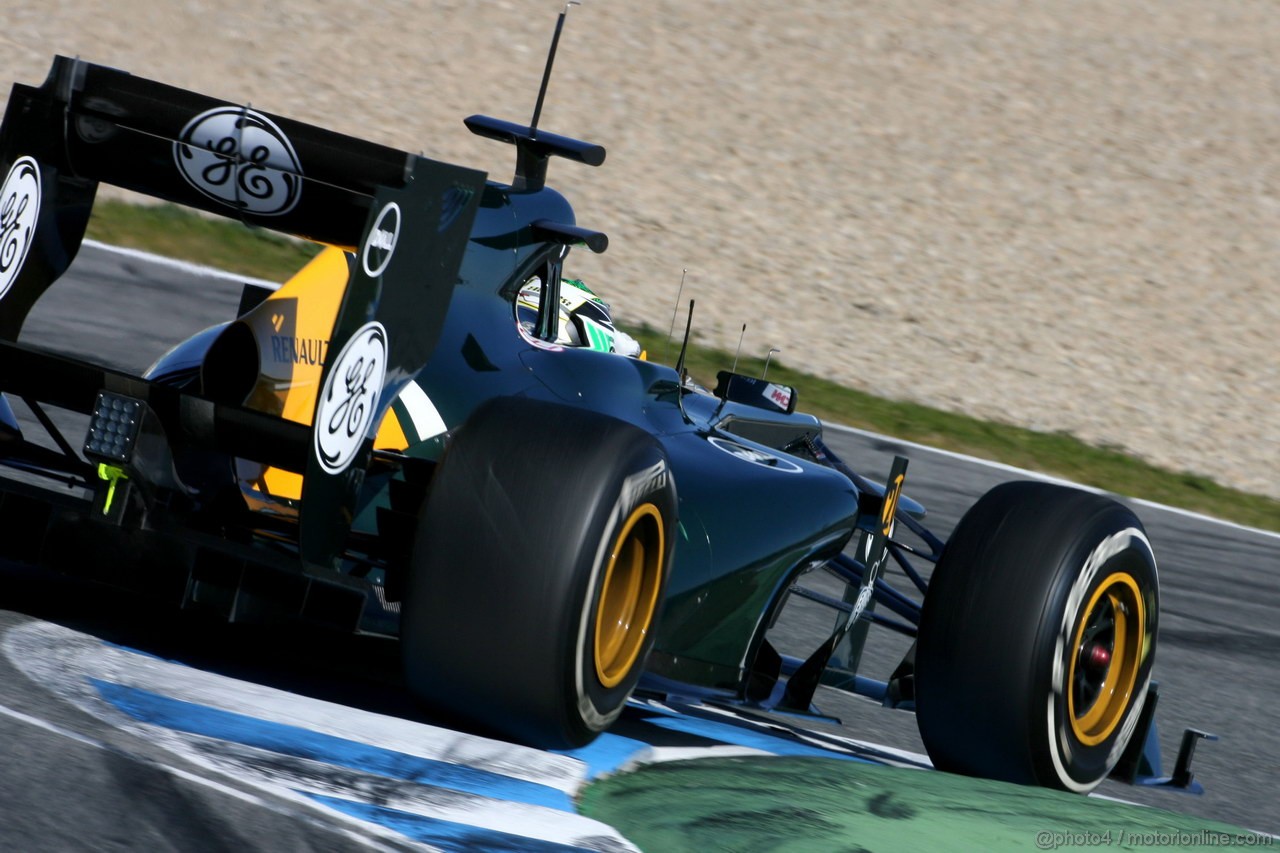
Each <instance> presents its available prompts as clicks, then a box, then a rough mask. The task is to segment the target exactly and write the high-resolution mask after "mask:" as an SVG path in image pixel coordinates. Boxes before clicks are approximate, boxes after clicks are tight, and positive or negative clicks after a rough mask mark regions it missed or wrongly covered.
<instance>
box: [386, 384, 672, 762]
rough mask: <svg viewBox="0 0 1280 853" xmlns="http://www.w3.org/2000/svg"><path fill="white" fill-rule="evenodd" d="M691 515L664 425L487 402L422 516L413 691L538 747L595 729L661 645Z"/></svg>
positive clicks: (411, 593) (409, 675) (408, 627)
mask: <svg viewBox="0 0 1280 853" xmlns="http://www.w3.org/2000/svg"><path fill="white" fill-rule="evenodd" d="M675 518H676V493H675V484H674V481H673V479H672V476H671V471H670V469H669V467H668V465H667V461H666V457H665V455H664V454H663V452H662V448H661V447H660V445H659V444H658V443H657V441H656V440H655V439H654V438H653V437H652V436H651V435H649V434H648V433H646V432H644V431H643V430H640V429H638V428H636V427H634V426H631V425H630V424H626V423H624V422H622V421H618V420H615V419H613V418H609V417H605V416H603V415H599V414H596V413H593V412H588V411H584V410H580V409H573V408H569V407H566V406H561V405H556V404H552V403H544V402H539V401H532V400H525V399H516V398H507V399H498V400H493V401H491V402H489V403H487V404H485V405H484V406H482V407H481V408H480V409H478V410H477V411H476V412H475V414H474V415H472V417H471V418H470V419H469V420H468V421H467V423H466V424H465V425H464V426H463V427H462V428H461V429H460V430H459V431H458V432H457V434H456V435H455V436H454V437H453V439H452V440H451V442H450V445H449V447H448V449H447V450H446V452H445V454H444V456H443V458H442V460H441V463H440V467H439V469H438V470H437V472H436V474H435V477H434V479H433V481H432V484H431V492H430V495H429V496H428V499H427V502H426V505H425V507H424V509H423V512H422V515H421V517H420V519H419V523H418V528H417V533H416V537H415V542H414V548H413V553H412V558H411V576H410V579H409V584H408V588H407V593H406V596H405V602H404V612H403V614H402V617H401V647H402V655H403V662H404V671H405V676H406V680H407V682H408V685H409V688H410V689H411V690H412V691H413V692H414V693H415V694H416V695H417V696H418V697H420V698H421V699H423V700H424V701H425V702H426V703H428V704H429V705H431V706H433V707H434V708H436V709H439V710H442V711H444V712H446V713H448V714H450V715H452V716H454V717H457V718H459V719H460V720H463V721H468V722H470V723H471V724H473V725H476V726H478V727H479V728H481V729H485V730H488V731H491V732H494V733H497V734H499V735H502V736H504V737H508V738H511V739H514V740H517V741H520V742H522V743H527V744H529V745H532V746H538V747H541V748H544V749H566V748H573V747H577V746H581V745H583V744H585V743H587V742H589V741H591V740H592V739H593V738H595V736H596V735H598V734H599V733H600V732H602V731H604V729H606V728H607V727H608V726H609V725H610V724H611V723H612V722H613V721H614V720H615V719H617V717H618V715H619V714H620V713H621V712H622V709H623V707H624V705H625V704H626V701H627V698H628V697H629V696H630V695H631V692H632V690H633V689H634V688H635V685H636V682H637V680H638V679H639V677H640V673H641V671H642V670H643V668H644V663H645V659H646V657H647V656H648V654H649V650H650V648H651V647H652V645H653V640H654V632H655V629H656V627H657V620H658V616H659V610H660V607H661V603H662V599H663V590H664V586H665V582H666V575H667V570H668V566H669V564H670V561H671V551H672V547H673V544H674V539H673V535H672V534H673V527H674V524H675Z"/></svg>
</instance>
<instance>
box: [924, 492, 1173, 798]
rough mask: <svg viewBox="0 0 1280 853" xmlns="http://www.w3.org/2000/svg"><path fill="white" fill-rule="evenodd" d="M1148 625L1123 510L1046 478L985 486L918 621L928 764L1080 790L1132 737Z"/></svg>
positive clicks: (1150, 596) (1144, 580)
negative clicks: (1042, 481) (1054, 483)
mask: <svg viewBox="0 0 1280 853" xmlns="http://www.w3.org/2000/svg"><path fill="white" fill-rule="evenodd" d="M1158 621H1159V583H1158V580H1157V575H1156V563H1155V557H1154V555H1153V553H1152V550H1151V545H1150V542H1149V541H1148V540H1147V537H1146V534H1145V532H1144V530H1143V528H1142V524H1141V522H1139V521H1138V519H1137V517H1136V516H1135V515H1134V514H1133V513H1132V512H1131V511H1130V510H1129V509H1127V508H1126V507H1124V506H1122V505H1121V504H1119V503H1117V502H1115V501H1113V500H1111V499H1109V498H1105V497H1102V496H1099V495H1094V494H1090V493H1087V492H1083V491H1080V490H1077V489H1070V488H1064V487H1062V486H1055V485H1049V484H1045V483H1031V482H1018V483H1006V484H1003V485H1001V486H997V487H996V488H994V489H992V490H991V491H990V492H988V493H987V494H986V495H984V496H983V497H982V498H981V499H980V500H979V501H978V502H977V503H976V504H974V506H973V507H972V508H971V509H970V510H969V512H968V513H966V514H965V516H964V518H962V519H961V520H960V523H959V525H957V527H956V530H955V532H954V533H953V534H952V537H951V539H950V541H949V542H948V543H947V546H946V549H945V550H944V552H943V555H942V558H941V560H940V561H939V562H938V565H937V567H936V568H935V570H934V573H933V577H932V579H931V580H930V582H929V591H928V594H927V595H926V597H925V602H924V608H923V611H922V613H921V619H920V630H919V635H918V639H917V650H916V715H917V721H918V724H919V727H920V735H921V738H922V739H923V740H924V743H925V747H926V749H927V750H928V752H929V756H930V758H931V759H932V760H933V763H934V765H935V766H937V767H938V768H939V769H942V770H948V771H952V772H957V773H964V774H967V775H972V776H983V777H987V778H992V779H1002V780H1005V781H1009V782H1017V783H1022V784H1034V785H1043V786H1046V787H1052V788H1061V789H1064V790H1069V791H1077V792H1086V791H1089V790H1091V789H1092V788H1093V787H1095V786H1096V785H1098V784H1099V783H1100V782H1101V781H1102V780H1103V779H1105V778H1106V776H1107V774H1108V773H1110V772H1111V769H1112V768H1113V767H1114V766H1115V764H1116V762H1117V761H1119V759H1120V756H1121V754H1122V753H1123V752H1124V748H1125V746H1126V745H1127V744H1128V742H1129V740H1130V738H1131V737H1132V735H1133V730H1134V727H1135V725H1136V724H1137V720H1138V715H1139V712H1140V711H1141V708H1142V704H1143V701H1144V700H1145V697H1146V693H1147V688H1148V684H1149V682H1150V678H1151V666H1152V662H1153V660H1154V657H1155V641H1156V628H1157V623H1158Z"/></svg>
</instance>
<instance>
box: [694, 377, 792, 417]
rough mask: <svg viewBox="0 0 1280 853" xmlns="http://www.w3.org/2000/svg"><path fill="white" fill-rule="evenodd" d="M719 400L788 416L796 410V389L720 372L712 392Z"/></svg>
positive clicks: (765, 380) (764, 380)
mask: <svg viewBox="0 0 1280 853" xmlns="http://www.w3.org/2000/svg"><path fill="white" fill-rule="evenodd" d="M713 393H714V394H715V395H716V396H717V397H719V398H720V399H721V400H726V401H728V402H730V403H740V404H741V405H744V406H751V407H753V408H756V409H764V410H766V411H770V412H781V413H782V414H785V415H789V414H791V413H792V412H794V411H795V410H796V389H794V388H792V387H791V386H790V385H779V384H778V383H777V382H770V381H769V380H767V379H757V378H756V377H754V376H744V375H743V374H741V373H731V372H730V371H728V370H721V371H720V372H719V373H717V374H716V388H715V391H714V392H713Z"/></svg>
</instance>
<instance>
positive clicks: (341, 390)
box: [312, 322, 387, 474]
mask: <svg viewBox="0 0 1280 853" xmlns="http://www.w3.org/2000/svg"><path fill="white" fill-rule="evenodd" d="M386 375H387V330H386V329H384V328H383V327H382V324H381V323H376V322H374V323H366V324H365V325H363V326H361V327H360V328H359V329H358V330H357V331H356V333H355V334H354V335H352V336H351V339H350V340H348V341H347V343H346V346H344V347H343V348H342V352H341V353H339V354H338V358H337V359H336V360H335V361H334V363H333V366H332V367H330V368H329V375H328V376H326V377H325V380H324V388H323V389H322V390H321V392H320V403H319V405H318V406H317V407H316V420H315V425H314V427H313V429H312V435H313V436H314V437H315V439H314V443H315V453H316V461H317V462H319V463H320V467H321V468H323V469H324V470H325V471H327V472H328V473H330V474H341V473H342V472H343V471H345V470H346V468H347V466H348V465H350V464H351V460H352V459H354V458H355V455H356V451H358V450H359V449H360V445H361V444H362V443H363V442H364V438H365V433H367V432H368V430H369V423H370V421H372V419H373V415H374V413H375V412H376V411H377V408H378V398H379V397H380V396H381V395H382V383H383V381H384V380H385V379H386Z"/></svg>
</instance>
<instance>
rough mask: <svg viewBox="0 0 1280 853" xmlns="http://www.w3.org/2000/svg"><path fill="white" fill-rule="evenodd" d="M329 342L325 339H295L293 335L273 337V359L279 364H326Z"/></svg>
mask: <svg viewBox="0 0 1280 853" xmlns="http://www.w3.org/2000/svg"><path fill="white" fill-rule="evenodd" d="M328 352H329V342H328V341H327V340H325V339H324V338H295V337H293V336H292V335H272V336H271V358H272V359H273V360H274V361H275V362H276V363H277V364H319V365H323V364H324V358H325V355H327V354H328Z"/></svg>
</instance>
